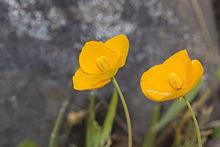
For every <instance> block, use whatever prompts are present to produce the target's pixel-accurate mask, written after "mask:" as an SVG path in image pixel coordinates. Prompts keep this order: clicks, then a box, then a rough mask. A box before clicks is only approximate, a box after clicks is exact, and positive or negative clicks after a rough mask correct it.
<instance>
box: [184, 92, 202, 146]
mask: <svg viewBox="0 0 220 147" xmlns="http://www.w3.org/2000/svg"><path fill="white" fill-rule="evenodd" d="M183 99H184V100H185V102H186V104H187V106H188V108H189V110H190V112H191V114H192V118H193V122H194V125H195V127H196V133H197V139H198V146H199V147H202V139H201V135H200V130H199V125H198V121H197V120H196V116H195V114H194V112H193V110H192V107H191V105H190V103H189V101H188V100H187V99H186V97H185V96H183Z"/></svg>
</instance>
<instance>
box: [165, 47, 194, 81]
mask: <svg viewBox="0 0 220 147" xmlns="http://www.w3.org/2000/svg"><path fill="white" fill-rule="evenodd" d="M163 67H164V69H165V70H166V73H165V75H164V76H167V74H169V73H170V72H175V73H176V74H177V75H178V76H179V77H180V78H181V79H182V82H183V83H184V84H185V83H186V82H187V79H188V77H189V76H190V73H191V70H192V62H191V59H190V58H189V56H188V54H187V51H186V50H182V51H179V52H177V53H176V54H174V55H173V56H171V57H170V58H168V59H167V60H166V61H165V62H164V63H163Z"/></svg>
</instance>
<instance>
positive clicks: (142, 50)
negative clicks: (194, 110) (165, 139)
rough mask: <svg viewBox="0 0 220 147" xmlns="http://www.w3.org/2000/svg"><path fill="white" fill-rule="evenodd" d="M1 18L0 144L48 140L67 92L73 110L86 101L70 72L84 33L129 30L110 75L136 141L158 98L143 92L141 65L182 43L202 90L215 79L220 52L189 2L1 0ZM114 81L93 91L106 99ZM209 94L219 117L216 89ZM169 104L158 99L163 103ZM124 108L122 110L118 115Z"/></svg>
mask: <svg viewBox="0 0 220 147" xmlns="http://www.w3.org/2000/svg"><path fill="white" fill-rule="evenodd" d="M201 8H202V10H203V12H204V16H205V20H206V22H207V25H208V28H209V31H210V33H211V37H212V40H213V42H214V44H215V46H216V44H217V38H216V30H215V26H214V21H213V13H212V7H211V2H210V1H206V0H202V1H201ZM0 21H1V23H0V34H1V37H0V71H1V72H0V81H1V82H0V87H1V88H0V126H1V128H0V138H1V139H0V146H4V147H7V146H15V145H16V144H18V143H19V142H21V141H22V140H24V139H26V138H30V139H33V140H35V141H37V142H38V143H39V144H40V145H41V146H47V144H48V139H49V134H50V132H51V130H52V128H53V125H54V121H55V119H56V116H57V113H58V111H59V107H60V104H61V102H62V101H63V100H64V99H65V97H68V98H71V99H72V101H73V103H72V106H71V109H72V110H74V111H76V110H79V109H82V108H87V106H88V102H89V98H88V92H77V91H74V90H72V81H71V79H72V75H73V74H74V68H73V67H74V63H77V62H78V55H79V53H80V50H81V48H82V46H83V44H84V43H85V42H86V41H89V40H102V41H105V40H106V39H108V38H110V37H112V36H115V35H118V34H121V33H123V34H126V35H127V36H128V38H129V40H130V51H129V55H128V58H127V62H126V65H125V67H123V68H122V69H120V70H119V72H118V73H117V76H116V78H117V79H118V82H119V84H120V86H121V88H122V90H123V92H124V94H125V97H126V101H127V104H128V107H129V110H130V113H131V118H132V126H133V132H134V136H135V139H136V140H138V141H140V142H142V141H143V138H144V135H145V132H146V130H147V126H148V123H149V120H150V118H151V115H152V112H153V108H154V105H155V104H156V103H155V102H153V101H150V100H148V99H146V98H145V97H144V95H143V94H142V92H141V89H140V86H139V80H140V77H141V75H142V73H143V72H144V71H146V70H147V69H149V68H150V67H151V66H153V65H155V64H159V63H162V62H163V61H164V60H165V59H166V58H167V57H169V56H170V55H172V54H173V53H175V52H177V51H178V50H182V49H185V48H187V50H188V52H189V54H190V56H191V57H193V58H198V59H199V60H201V61H202V63H203V65H204V68H205V74H204V77H205V78H206V83H205V86H204V88H203V89H205V88H207V87H216V86H217V81H216V78H215V77H216V75H215V73H216V68H217V65H218V64H219V63H220V62H219V61H220V58H219V52H218V50H217V48H210V47H209V46H207V43H206V42H205V39H204V34H203V33H202V31H201V28H200V26H199V23H198V20H197V18H196V15H195V13H194V11H193V8H192V4H191V3H190V1H184V0H182V1H176V0H165V1H163V0H135V1H134V0H127V1H126V0H110V1H102V0H80V1H73V0H63V1H59V0H47V1H44V0H20V1H18V0H0ZM112 87H113V86H112V84H108V85H107V86H106V87H104V88H102V89H100V90H99V91H98V92H99V94H98V96H99V95H101V97H102V99H108V98H109V97H110V96H111V93H112ZM109 89H110V90H109ZM215 89H217V88H215ZM209 101H210V102H212V103H214V104H215V105H214V116H215V117H219V116H220V111H219V107H217V105H219V103H220V102H219V100H218V99H217V96H216V95H213V96H212V97H211V98H210V100H209ZM170 103H172V102H165V103H164V105H165V109H166V106H168V105H169V104H170ZM123 115H124V114H123V110H122V109H120V111H119V117H123V118H124V116H123ZM76 135H77V134H76Z"/></svg>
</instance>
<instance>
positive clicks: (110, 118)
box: [101, 89, 118, 145]
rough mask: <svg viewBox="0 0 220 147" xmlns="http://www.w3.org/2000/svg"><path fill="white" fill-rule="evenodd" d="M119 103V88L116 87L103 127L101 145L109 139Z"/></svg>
mask: <svg viewBox="0 0 220 147" xmlns="http://www.w3.org/2000/svg"><path fill="white" fill-rule="evenodd" d="M117 104H118V93H117V90H116V89H114V92H113V95H112V99H111V103H110V106H109V109H108V112H107V115H106V117H105V121H104V125H103V128H102V135H101V145H104V144H105V143H106V142H107V141H108V139H109V136H110V135H111V131H112V126H113V122H114V118H115V113H116V109H117Z"/></svg>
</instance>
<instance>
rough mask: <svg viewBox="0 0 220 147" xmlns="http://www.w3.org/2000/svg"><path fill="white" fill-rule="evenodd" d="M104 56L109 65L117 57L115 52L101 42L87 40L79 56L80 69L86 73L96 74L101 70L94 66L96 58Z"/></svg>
mask: <svg viewBox="0 0 220 147" xmlns="http://www.w3.org/2000/svg"><path fill="white" fill-rule="evenodd" d="M100 56H105V57H106V58H107V59H108V60H109V62H110V65H111V67H112V66H113V65H114V64H115V61H116V59H117V52H115V51H113V50H111V49H110V48H108V47H107V46H106V45H105V44H104V43H103V42H97V41H89V42H87V43H86V44H85V45H84V47H83V48H82V51H81V53H80V56H79V64H80V67H81V68H82V70H83V71H84V72H85V73H88V74H98V73H101V71H100V70H99V69H98V67H97V66H96V58H97V57H100Z"/></svg>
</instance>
